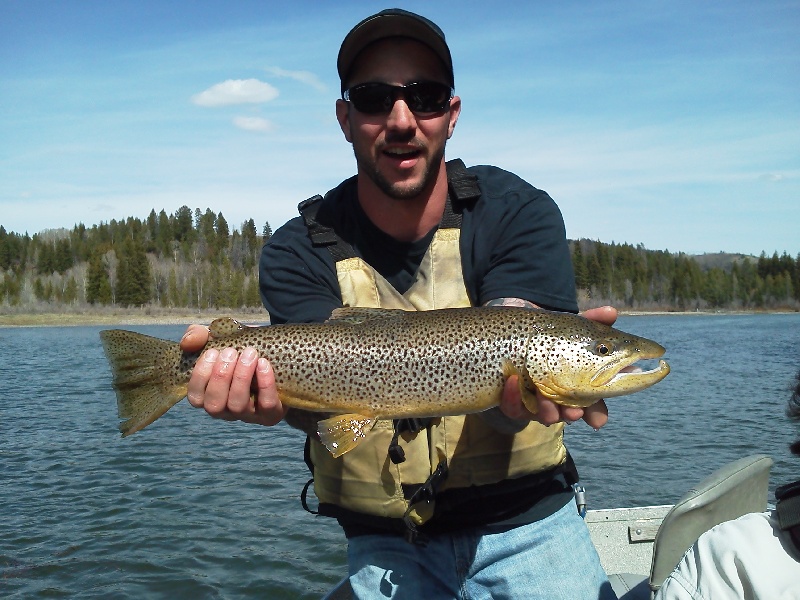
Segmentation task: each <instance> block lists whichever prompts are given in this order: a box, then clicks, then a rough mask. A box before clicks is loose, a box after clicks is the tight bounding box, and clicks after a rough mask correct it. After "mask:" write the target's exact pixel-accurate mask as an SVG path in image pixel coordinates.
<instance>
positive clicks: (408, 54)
mask: <svg viewBox="0 0 800 600" xmlns="http://www.w3.org/2000/svg"><path fill="white" fill-rule="evenodd" d="M447 79H448V78H447V74H446V72H445V70H444V67H443V66H442V65H441V63H440V62H439V59H438V58H437V57H436V54H434V52H433V51H432V50H430V49H429V48H428V47H427V46H425V45H424V44H420V43H419V42H416V41H414V40H410V39H402V38H391V39H387V40H382V41H380V42H376V43H375V44H372V45H371V46H369V47H368V48H367V49H366V50H364V51H363V52H362V53H361V55H360V56H359V57H358V59H357V61H356V63H355V65H354V68H353V70H352V72H351V75H350V77H349V81H348V82H347V87H352V86H353V85H357V84H360V83H368V82H380V83H388V84H391V85H401V86H402V85H408V84H409V83H413V82H419V81H437V82H442V83H444V82H446V81H447ZM460 110H461V100H460V99H459V98H458V97H454V98H453V99H451V100H450V103H449V105H448V107H447V108H446V109H445V110H443V111H441V112H438V113H433V114H424V115H415V114H414V113H413V112H411V110H410V108H409V107H408V104H406V101H405V99H404V98H403V96H402V94H399V95H398V96H397V97H396V100H395V102H394V105H393V106H392V108H391V110H390V111H389V112H388V113H382V114H364V113H361V112H359V111H358V110H357V109H356V108H355V107H354V106H352V104H351V103H349V102H346V101H344V100H339V101H337V103H336V116H337V118H338V120H339V125H340V126H341V128H342V132H343V133H344V136H345V138H346V139H347V141H348V142H350V143H351V144H353V152H354V153H355V156H356V163H357V165H358V172H359V178H360V179H361V176H362V175H363V176H366V183H367V186H368V187H371V188H373V189H376V190H378V191H380V192H382V193H383V194H385V195H386V196H388V197H390V198H394V199H410V198H417V197H420V196H422V195H423V194H425V193H430V191H431V190H432V189H433V186H434V184H435V182H436V178H437V177H438V176H439V171H440V168H441V166H442V164H443V161H444V148H445V144H446V142H447V140H448V139H449V138H450V136H451V135H452V134H453V130H454V129H455V125H456V121H457V120H458V115H459V112H460Z"/></svg>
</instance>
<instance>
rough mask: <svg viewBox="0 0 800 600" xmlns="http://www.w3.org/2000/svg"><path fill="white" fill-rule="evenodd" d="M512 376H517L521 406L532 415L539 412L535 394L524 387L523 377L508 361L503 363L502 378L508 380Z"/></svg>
mask: <svg viewBox="0 0 800 600" xmlns="http://www.w3.org/2000/svg"><path fill="white" fill-rule="evenodd" d="M512 375H516V376H517V385H518V386H519V394H520V396H522V404H524V405H525V408H527V409H528V410H529V411H530V412H532V413H533V414H536V413H537V412H539V402H538V400H536V392H532V391H531V390H529V389H528V388H527V387H526V386H525V377H524V376H523V375H522V373H520V371H519V369H517V367H515V366H514V365H513V363H512V362H511V361H510V360H507V361H506V362H504V363H503V376H504V377H505V378H506V379H508V378H509V377H511V376H512Z"/></svg>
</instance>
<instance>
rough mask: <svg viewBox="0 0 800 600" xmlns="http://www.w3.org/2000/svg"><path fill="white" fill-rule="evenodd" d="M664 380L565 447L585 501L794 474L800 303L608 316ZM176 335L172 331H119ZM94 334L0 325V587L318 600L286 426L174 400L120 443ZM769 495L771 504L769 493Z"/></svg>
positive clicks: (314, 528)
mask: <svg viewBox="0 0 800 600" xmlns="http://www.w3.org/2000/svg"><path fill="white" fill-rule="evenodd" d="M617 325H618V326H619V327H620V328H621V329H624V330H626V331H629V332H631V333H636V334H639V335H644V336H646V337H650V338H652V339H655V340H657V341H659V342H660V343H662V344H663V345H664V346H665V347H666V348H667V356H666V358H667V359H668V361H669V362H670V365H671V366H672V373H671V374H670V376H669V377H667V379H666V380H664V381H663V382H661V383H660V384H658V385H657V386H655V387H654V388H652V389H650V390H646V391H645V392H641V393H639V394H636V395H634V396H629V397H623V398H615V399H611V400H609V402H608V404H609V409H610V413H611V420H610V422H609V424H608V425H607V426H606V427H604V428H603V429H602V430H600V431H599V432H595V431H593V430H591V429H590V428H589V427H587V426H586V425H585V424H583V423H575V424H573V425H570V426H569V427H568V428H567V431H566V438H567V444H568V446H569V448H570V450H571V451H572V453H573V455H574V457H575V460H576V462H577V464H578V467H579V469H580V471H581V475H582V481H583V483H584V485H585V486H586V487H587V490H588V499H589V505H590V508H606V507H613V506H643V505H649V504H670V503H673V502H675V501H676V500H677V499H678V498H679V497H680V496H681V495H682V494H683V493H684V492H685V491H686V490H688V489H689V488H690V487H691V486H692V485H693V484H695V483H697V482H698V481H700V480H701V479H702V478H703V477H705V476H706V475H708V474H709V473H710V472H711V471H713V470H714V469H716V468H718V467H719V466H721V465H722V464H724V463H726V462H728V461H731V460H735V459H737V458H740V457H742V456H745V455H748V454H752V453H766V454H769V455H771V456H772V457H773V458H774V459H775V466H774V467H773V471H772V479H771V490H774V488H775V486H776V485H778V484H780V483H782V482H786V481H789V480H793V479H796V478H797V477H798V476H800V458H797V459H793V458H792V457H791V455H790V454H789V452H788V449H787V445H788V444H789V442H790V441H791V440H793V439H794V438H795V437H796V436H797V435H798V434H800V426H798V425H796V424H792V423H789V422H788V420H787V419H786V417H785V415H784V410H785V406H786V400H787V399H788V397H789V387H790V385H791V383H792V380H793V376H794V374H795V373H796V372H797V370H798V368H800V314H787V315H731V316H728V315H721V316H694V315H663V316H631V317H622V318H620V320H619V322H618V324H617ZM128 328H129V329H133V330H137V331H141V332H143V333H149V334H151V335H156V336H159V337H165V338H172V339H178V338H180V336H181V334H182V333H183V331H184V327H179V326H147V327H128ZM100 329H101V328H100V327H65V328H13V329H0V351H2V356H3V359H2V363H1V364H0V508H2V512H1V513H0V515H1V516H0V597H4V598H32V597H48V598H63V597H70V598H111V597H114V598H140V597H147V598H225V599H239V598H242V599H243V598H271V599H272V598H287V599H288V598H291V599H296V598H319V597H320V596H321V595H323V594H324V592H325V591H326V590H327V589H328V588H329V587H330V586H331V585H332V584H333V583H335V582H336V581H337V580H338V579H339V578H340V577H341V576H342V575H343V574H344V572H345V543H344V537H343V536H342V534H341V533H340V531H339V528H338V526H337V525H336V523H335V521H332V520H330V519H325V518H317V517H314V516H312V515H310V514H307V513H306V512H304V511H303V509H302V508H301V506H300V503H299V500H298V495H299V492H300V489H301V488H302V485H303V484H304V483H305V481H306V479H307V472H306V468H305V465H304V464H303V461H302V448H303V439H302V436H301V435H300V434H299V433H297V432H296V431H294V430H291V429H289V428H288V427H286V426H285V425H279V426H276V427H273V428H262V427H257V426H252V425H245V424H241V423H227V422H221V421H215V420H213V419H211V418H209V417H207V416H206V415H205V413H203V412H202V411H198V410H195V409H193V408H191V407H190V406H189V405H188V403H186V402H185V401H184V402H183V403H181V404H179V405H178V406H176V407H175V408H174V409H172V411H170V413H168V414H167V415H166V416H164V417H163V418H162V419H160V420H159V421H158V422H157V423H155V424H154V425H153V426H151V427H150V428H148V429H147V430H146V431H144V432H141V433H138V434H136V435H134V436H132V437H130V438H126V439H125V440H121V439H120V438H119V434H118V433H117V431H116V423H117V418H116V402H115V397H114V394H113V392H112V390H111V388H110V375H109V371H108V368H107V366H106V361H105V358H104V357H103V354H102V349H101V347H100V343H99V339H98V332H99V331H100ZM772 500H773V499H772V497H771V501H772Z"/></svg>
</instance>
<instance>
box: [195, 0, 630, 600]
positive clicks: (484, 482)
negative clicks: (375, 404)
mask: <svg viewBox="0 0 800 600" xmlns="http://www.w3.org/2000/svg"><path fill="white" fill-rule="evenodd" d="M337 67H338V71H339V76H340V79H341V84H342V99H340V100H338V101H337V103H336V116H337V119H338V122H339V125H340V126H341V129H342V132H343V134H344V136H345V139H346V140H347V141H348V142H350V143H351V144H352V147H353V151H354V153H355V157H356V163H357V166H358V173H357V175H356V176H355V177H353V178H351V179H348V180H346V181H344V182H343V183H342V184H341V185H339V186H338V187H337V188H335V189H334V190H331V191H330V192H329V193H328V194H327V195H326V196H325V198H324V199H323V198H321V197H315V198H312V199H310V200H309V201H306V202H304V203H302V204H301V206H300V209H301V213H302V216H301V217H299V218H297V219H294V220H292V221H290V222H289V223H287V224H286V225H284V226H283V227H282V228H280V229H279V230H278V231H277V232H276V233H275V235H274V236H273V237H272V238H271V240H270V242H269V244H267V246H265V248H264V251H263V254H262V259H261V290H262V297H263V300H264V303H265V306H266V307H267V309H268V311H269V313H270V318H271V321H272V322H273V323H283V322H314V321H323V320H325V319H326V318H327V317H328V316H329V315H330V313H331V311H332V310H333V309H335V308H337V307H340V306H342V305H345V304H346V305H350V306H362V307H382V308H401V309H405V310H431V309H438V308H452V307H465V306H470V305H481V304H493V305H515V306H520V305H521V306H529V307H536V306H539V307H542V308H548V309H552V310H562V311H571V312H576V311H577V303H576V300H575V287H574V276H573V273H572V267H571V263H570V258H569V250H568V247H567V243H566V238H565V232H564V225H563V221H562V219H561V214H560V212H559V211H558V208H557V207H556V205H555V203H553V201H552V200H551V199H550V198H549V196H547V194H545V193H544V192H541V191H540V190H537V189H535V188H533V187H532V186H530V185H529V184H527V183H526V182H524V181H522V180H521V179H519V178H518V177H516V176H514V175H512V174H510V173H507V172H504V171H501V170H500V169H497V168H495V167H473V168H471V169H466V168H465V167H464V166H463V164H461V163H460V162H459V161H453V162H450V163H445V157H444V150H445V145H446V142H447V140H448V139H449V138H450V136H451V135H452V134H453V131H454V129H455V126H456V123H457V121H458V117H459V114H460V110H461V100H460V98H459V97H458V96H455V95H454V91H453V89H454V76H453V67H452V59H451V56H450V51H449V48H448V46H447V43H446V41H445V38H444V34H443V33H442V32H441V30H440V29H439V28H438V27H437V26H436V25H434V24H433V23H431V22H430V21H428V20H427V19H425V18H423V17H420V16H418V15H415V14H412V13H408V12H405V11H401V10H399V9H393V10H388V11H383V12H381V13H378V14H376V15H373V16H371V17H368V18H367V19H365V20H364V21H362V22H361V23H359V24H358V25H356V27H354V28H353V30H351V31H350V33H349V34H348V35H347V37H346V38H345V40H344V41H343V43H342V46H341V49H340V51H339V56H338V61H337ZM586 316H588V317H590V318H594V319H596V320H599V321H603V322H605V323H607V324H611V323H613V321H614V320H615V318H616V311H614V310H613V309H611V308H610V307H605V308H603V309H595V310H594V311H589V312H587V314H586ZM207 337H208V332H207V330H206V329H205V328H201V327H199V326H193V327H191V328H190V329H189V331H187V333H186V335H185V336H184V340H183V342H182V345H183V347H184V349H185V350H196V349H198V348H200V347H202V346H203V345H204V343H205V342H206V340H207ZM253 380H255V382H256V386H257V392H256V398H255V401H253V400H251V398H250V388H251V382H252V381H253ZM188 397H189V401H190V402H191V403H192V405H194V406H196V407H202V408H204V409H205V410H206V411H207V412H208V413H209V414H211V415H212V416H215V417H219V418H223V419H237V420H243V421H247V422H252V423H259V424H262V425H273V424H275V423H277V422H279V421H280V420H281V419H282V418H284V417H286V419H287V421H288V422H290V423H291V424H295V425H297V426H299V427H302V428H304V429H305V430H306V431H307V432H309V433H310V440H309V442H308V444H307V454H308V458H309V462H310V463H311V465H312V468H313V472H314V491H315V493H316V495H317V497H318V499H319V502H320V504H319V510H320V513H321V514H325V515H328V516H333V517H336V518H337V519H338V520H339V522H340V523H341V525H342V526H343V528H344V530H345V534H346V535H347V538H348V562H349V567H350V581H351V585H352V587H353V590H354V593H355V594H356V595H357V596H358V597H365V598H368V597H375V596H378V595H380V596H381V597H395V598H401V597H402V598H406V597H414V596H416V597H424V598H454V597H461V595H462V594H465V593H466V594H468V595H469V596H470V597H493V598H499V597H508V598H546V599H548V600H553V599H558V598H563V599H565V600H567V599H568V600H576V599H580V598H587V599H588V598H591V599H592V600H595V599H597V598H607V597H611V598H613V597H614V596H613V592H611V588H610V585H609V584H608V581H607V579H606V576H605V574H604V573H603V571H602V568H601V567H600V565H599V560H598V557H597V554H596V552H595V550H594V547H593V546H592V544H591V541H590V540H589V536H588V531H587V530H586V527H585V525H584V524H583V522H582V520H581V519H580V517H579V516H578V515H577V512H576V510H575V507H574V505H573V504H572V502H571V501H570V500H571V488H570V484H571V483H572V482H573V481H574V480H575V475H576V474H575V473H574V472H573V469H572V468H571V467H572V464H571V461H570V460H569V457H568V455H567V453H566V449H565V448H564V446H563V444H562V429H563V422H564V421H566V422H570V421H574V420H577V419H580V418H583V419H584V420H585V421H586V422H587V423H589V424H590V425H591V426H592V427H595V428H599V427H601V426H603V425H604V424H605V422H606V420H607V411H606V408H605V405H604V403H602V402H601V403H598V404H596V405H594V406H592V407H589V408H587V409H585V410H582V409H573V408H564V407H561V406H558V405H555V404H553V403H552V402H549V401H548V400H547V399H546V398H543V397H541V396H539V401H540V410H539V412H538V413H537V414H536V415H532V414H531V413H529V412H528V411H527V410H526V409H525V408H524V407H523V406H522V404H521V398H520V392H519V383H518V381H517V379H516V377H515V376H512V377H510V378H509V379H508V381H507V383H506V387H505V391H504V393H503V398H502V403H501V406H500V407H498V408H496V409H493V410H490V411H487V412H486V413H481V414H478V415H469V416H466V417H446V418H442V419H430V420H402V421H398V422H396V423H391V422H379V424H378V425H376V427H375V428H374V429H373V431H372V432H370V434H369V436H368V439H366V440H365V441H364V442H362V444H360V445H359V447H358V448H356V449H354V450H352V451H351V452H349V453H347V454H345V455H343V456H342V457H340V458H337V459H334V458H332V457H331V456H330V455H329V454H328V453H327V451H326V450H325V449H324V448H323V447H322V446H321V445H320V444H319V442H318V441H317V440H316V439H314V437H315V436H314V434H313V427H311V428H309V427H307V426H305V425H304V424H303V423H302V422H301V421H302V419H300V418H299V417H300V416H302V415H299V414H298V411H288V412H287V409H286V408H285V407H283V406H282V405H281V403H280V400H279V398H278V395H277V391H276V388H275V383H274V376H273V373H272V371H271V367H270V365H269V364H268V363H267V361H266V360H264V359H257V356H256V353H255V351H254V350H253V349H246V350H244V351H243V352H242V353H241V355H240V356H239V355H238V354H237V352H236V351H235V350H233V349H227V350H224V351H222V352H221V353H217V352H216V351H208V352H206V353H205V355H204V360H201V361H199V362H198V364H197V366H196V367H195V370H194V374H193V376H192V380H191V382H190V384H189V393H188ZM311 422H312V423H313V419H311ZM573 573H574V574H573Z"/></svg>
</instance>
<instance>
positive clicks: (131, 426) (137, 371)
mask: <svg viewBox="0 0 800 600" xmlns="http://www.w3.org/2000/svg"><path fill="white" fill-rule="evenodd" d="M100 339H101V341H102V342H103V348H104V350H105V352H106V357H107V358H108V362H109V365H110V366H111V374H112V377H113V382H112V383H113V386H114V390H115V391H116V394H117V413H118V415H119V418H120V419H125V420H124V421H123V422H122V423H120V425H119V430H120V431H121V432H122V437H126V436H128V435H130V434H132V433H135V432H137V431H139V430H140V429H143V428H145V427H147V426H148V425H149V424H150V423H152V422H153V421H155V420H156V419H158V418H159V417H160V416H161V415H163V414H164V413H166V412H167V411H168V410H169V409H170V408H172V407H173V406H175V405H176V404H177V403H178V402H180V401H181V399H182V398H183V397H184V396H186V391H187V381H188V377H189V373H190V371H187V372H186V373H185V376H183V375H184V374H183V373H181V349H180V345H179V344H177V343H176V342H171V341H169V340H162V339H159V338H155V337H151V336H149V335H143V334H141V333H134V332H132V331H124V330H122V329H112V330H106V331H101V332H100Z"/></svg>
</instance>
